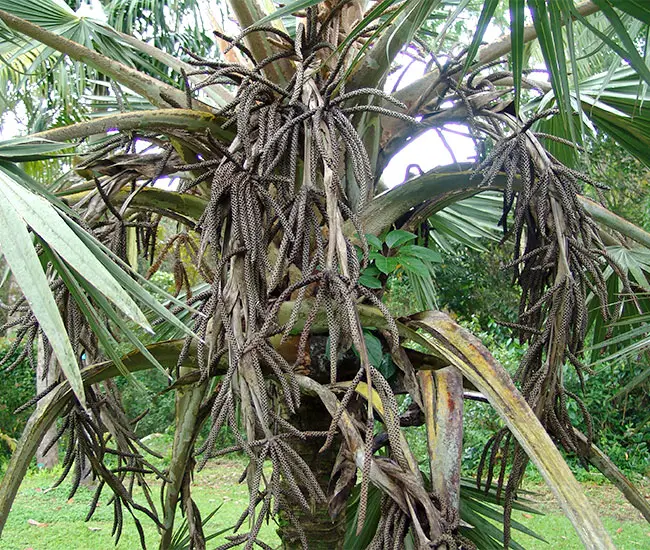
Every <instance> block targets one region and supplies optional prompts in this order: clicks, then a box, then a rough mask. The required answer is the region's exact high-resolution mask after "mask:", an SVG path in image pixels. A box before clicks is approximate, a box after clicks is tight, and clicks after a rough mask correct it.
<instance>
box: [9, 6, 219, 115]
mask: <svg viewBox="0 0 650 550" xmlns="http://www.w3.org/2000/svg"><path fill="white" fill-rule="evenodd" d="M0 20H2V21H3V22H4V23H5V24H6V25H7V26H8V27H9V28H10V29H12V30H14V31H18V32H19V33H22V34H25V35H27V36H29V37H30V38H33V39H34V40H37V41H38V42H41V43H42V44H45V45H46V46H49V47H50V48H53V49H55V50H57V51H59V52H61V53H63V54H65V55H67V56H68V57H70V58H72V59H74V60H75V61H79V62H81V63H85V64H87V65H89V66H91V67H93V68H94V69H96V70H98V71H99V72H101V73H103V74H105V75H106V76H109V77H111V78H113V79H114V80H116V81H117V82H119V83H120V84H123V85H124V86H126V87H128V88H130V89H131V90H133V91H134V92H136V93H137V94H140V95H141V96H143V97H145V98H147V100H149V101H150V102H151V103H152V104H153V105H155V106H156V107H167V106H169V105H172V106H178V107H180V106H184V105H185V104H186V97H185V93H184V92H182V91H181V90H178V89H176V88H174V87H173V86H170V85H168V84H165V83H164V82H161V81H160V80H157V79H155V78H153V77H151V76H149V75H146V74H144V73H142V72H140V71H138V70H136V69H134V68H132V67H128V66H127V65H124V64H122V63H119V62H117V61H114V60H112V59H110V58H108V57H106V56H104V55H101V54H99V53H97V52H95V51H93V50H91V49H89V48H86V47H85V46H82V45H81V44H78V43H77V42H73V41H72V40H68V39H67V38H64V37H63V36H60V35H58V34H56V33H53V32H51V31H48V30H46V29H44V28H42V27H39V26H38V25H34V24H33V23H30V22H29V21H25V20H24V19H21V18H20V17H16V16H14V15H11V14H10V13H7V12H6V11H2V10H0ZM192 107H193V108H195V109H199V110H201V111H211V108H210V107H209V106H208V105H206V104H205V103H202V102H200V101H197V100H194V101H193V102H192Z"/></svg>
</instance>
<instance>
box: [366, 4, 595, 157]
mask: <svg viewBox="0 0 650 550" xmlns="http://www.w3.org/2000/svg"><path fill="white" fill-rule="evenodd" d="M576 10H577V12H578V13H579V14H580V15H582V16H583V17H586V16H588V15H591V14H593V13H596V12H597V11H599V10H600V8H599V7H598V6H597V5H596V4H594V3H593V2H592V1H591V0H585V1H583V2H581V3H580V4H578V5H577V6H576ZM536 39H537V31H536V30H535V27H534V26H532V25H530V26H527V27H525V29H524V43H528V42H532V41H533V40H536ZM511 48H512V43H511V36H510V35H509V34H508V35H506V36H504V37H503V38H502V39H501V40H498V41H497V42H494V43H493V44H489V45H487V46H484V47H483V48H481V49H480V50H479V52H478V55H477V58H476V61H475V63H473V65H472V67H473V68H475V67H478V66H480V65H484V64H486V63H490V62H492V61H496V60H497V59H499V58H501V57H503V56H504V55H506V54H508V53H509V52H510V50H511ZM439 77H440V71H438V70H437V69H436V70H433V71H430V72H428V73H427V74H425V75H424V76H423V77H421V78H419V79H418V80H416V81H415V82H413V83H411V84H409V85H408V86H405V87H404V88H402V89H401V90H399V91H397V92H396V93H395V94H394V95H395V97H396V98H397V99H399V100H400V101H401V102H402V103H404V104H405V105H406V106H407V111H408V112H410V111H411V109H413V108H414V107H415V106H417V105H420V106H421V107H426V105H427V104H428V103H430V101H431V98H434V97H437V96H439V94H440V93H441V89H442V88H443V86H444V83H440V84H439V85H437V86H434V87H433V88H431V86H432V85H434V84H435V82H436V80H437V79H438V78H439ZM424 95H426V96H427V97H423V96H424ZM407 129H408V124H407V123H405V122H404V121H402V120H400V119H396V118H390V119H384V120H382V139H381V147H382V151H381V155H380V159H379V164H380V165H381V166H385V165H386V164H387V162H388V159H390V158H392V157H393V156H394V155H395V154H396V153H398V152H399V151H400V149H401V148H402V147H404V146H405V145H406V140H405V135H404V133H405V131H406V130H407ZM411 137H412V134H411Z"/></svg>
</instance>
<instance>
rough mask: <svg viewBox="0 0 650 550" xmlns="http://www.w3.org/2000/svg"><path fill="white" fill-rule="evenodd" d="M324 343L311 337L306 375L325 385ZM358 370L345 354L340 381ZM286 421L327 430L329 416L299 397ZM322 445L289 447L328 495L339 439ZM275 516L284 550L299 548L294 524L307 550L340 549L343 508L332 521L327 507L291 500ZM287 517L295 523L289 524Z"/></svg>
mask: <svg viewBox="0 0 650 550" xmlns="http://www.w3.org/2000/svg"><path fill="white" fill-rule="evenodd" d="M326 342H327V338H326V337H324V336H322V335H320V336H316V335H312V337H311V340H310V346H309V348H310V350H309V351H310V365H309V371H310V372H309V375H310V376H311V377H312V378H314V379H316V380H317V381H318V382H321V383H325V384H326V383H329V358H327V357H326V356H325V355H326V354H325V348H326ZM358 369H359V362H358V359H357V358H356V357H355V356H354V354H353V353H352V352H351V351H349V352H347V353H346V354H344V356H343V357H342V358H341V360H340V362H339V373H340V379H342V380H344V379H346V377H348V378H351V377H353V376H354V373H356V372H357V370H358ZM287 420H289V421H290V422H291V423H292V424H293V425H294V426H296V428H298V429H299V430H304V431H327V430H328V429H329V427H330V422H331V416H330V413H329V412H328V411H327V409H326V408H325V406H324V405H323V403H322V401H321V400H320V399H319V398H317V397H311V396H305V395H303V398H302V403H301V406H300V408H299V409H298V411H297V412H296V414H295V415H292V416H290V417H287ZM323 443H324V438H323V437H310V438H306V439H304V440H294V441H292V446H293V447H294V448H295V449H296V451H297V452H298V454H299V455H300V456H301V457H302V458H303V460H304V461H305V462H306V463H307V464H308V465H309V467H310V468H311V470H312V472H314V475H315V477H316V479H317V480H318V483H319V485H320V486H321V489H323V491H324V492H325V494H326V495H328V485H329V484H330V479H331V476H332V470H333V469H334V464H335V463H336V458H337V455H338V449H339V446H340V443H341V440H340V437H338V436H337V437H336V438H335V439H334V441H333V443H332V445H331V446H330V447H329V449H327V450H326V451H323V452H320V449H321V447H322V446H323ZM328 496H329V495H328ZM279 515H280V517H279V518H278V520H279V524H280V528H279V529H278V535H279V536H280V539H281V540H282V548H283V549H284V550H289V549H294V548H296V549H298V548H302V545H301V540H300V536H301V533H300V530H299V529H298V528H297V527H296V525H295V523H297V524H299V525H300V527H301V528H302V531H303V533H304V535H305V538H306V542H307V545H308V547H309V550H320V549H323V550H337V549H342V548H343V542H344V539H345V530H346V513H345V508H343V510H341V511H340V512H339V513H338V514H337V515H336V517H335V518H332V517H331V516H330V511H329V509H328V507H327V506H323V505H322V504H319V505H312V509H311V511H310V512H307V511H305V510H304V509H303V508H302V507H301V506H300V505H299V504H298V503H296V502H294V501H293V500H292V501H290V502H287V503H286V505H283V506H281V507H280V514H279ZM291 516H293V518H294V520H295V521H293V522H292V521H291V519H290V517H291Z"/></svg>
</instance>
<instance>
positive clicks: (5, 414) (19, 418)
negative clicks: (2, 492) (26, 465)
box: [0, 338, 36, 462]
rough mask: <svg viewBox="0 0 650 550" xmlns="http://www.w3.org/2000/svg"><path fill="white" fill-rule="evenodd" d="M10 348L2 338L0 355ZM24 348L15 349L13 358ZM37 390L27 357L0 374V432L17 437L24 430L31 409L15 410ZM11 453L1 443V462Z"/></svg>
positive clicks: (3, 443)
mask: <svg viewBox="0 0 650 550" xmlns="http://www.w3.org/2000/svg"><path fill="white" fill-rule="evenodd" d="M9 349H10V343H9V342H8V341H7V340H6V339H4V338H3V339H2V340H0V357H4V356H5V355H6V353H7V351H9ZM21 352H22V348H20V347H19V348H18V349H16V350H14V351H13V353H12V356H13V358H18V357H19V356H20V355H21ZM35 391H36V384H35V381H34V372H33V370H32V369H31V367H30V365H29V361H28V359H27V358H24V359H23V360H22V361H20V362H19V363H18V364H17V365H16V366H15V367H14V368H13V369H12V370H11V372H9V373H5V374H4V375H3V376H0V395H1V396H2V399H1V400H0V433H3V434H5V435H7V436H9V437H11V438H14V439H17V438H19V437H20V434H21V433H22V431H23V428H24V426H25V422H27V419H28V418H29V414H30V410H27V411H23V412H21V413H20V414H14V410H16V409H17V408H18V407H20V406H21V405H22V404H23V403H25V402H26V401H29V400H30V399H31V398H32V397H33V396H34V393H35ZM9 455H10V449H9V448H8V446H7V445H6V443H5V442H4V441H3V442H2V443H1V444H0V462H3V461H4V460H6V458H7V457H8V456H9Z"/></svg>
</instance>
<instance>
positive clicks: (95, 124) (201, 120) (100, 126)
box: [31, 109, 234, 142]
mask: <svg viewBox="0 0 650 550" xmlns="http://www.w3.org/2000/svg"><path fill="white" fill-rule="evenodd" d="M220 123H221V119H219V118H217V117H216V116H215V115H213V114H211V113H206V112H205V111H190V110H189V109H158V110H155V111H138V112H132V113H119V114H115V115H109V116H105V117H100V118H94V119H92V120H89V121H87V122H79V123H77V124H71V125H70V126H62V127H60V128H53V129H52V130H46V131H44V132H39V133H38V134H33V135H32V136H31V137H33V138H37V139H47V140H50V141H67V140H70V139H80V138H85V137H88V136H92V135H96V134H104V133H106V132H110V131H115V130H122V131H129V130H157V131H160V132H161V133H167V134H170V133H171V134H173V132H170V130H184V131H188V132H196V131H200V130H210V132H211V133H212V135H213V136H214V137H215V138H219V139H222V140H224V141H227V142H230V141H232V139H233V138H234V134H233V133H232V132H230V131H227V130H224V129H223V128H222V127H221V124H220Z"/></svg>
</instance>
